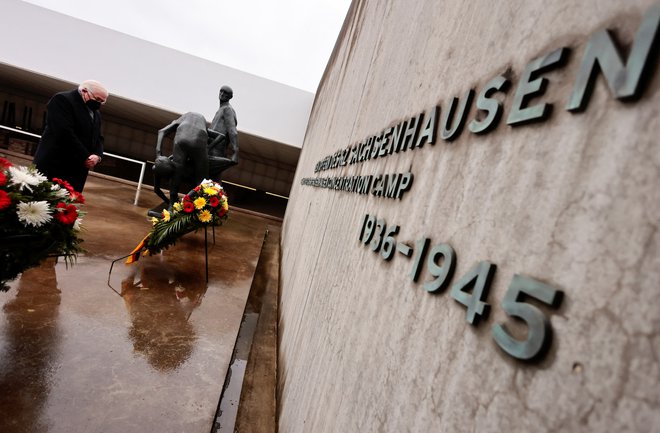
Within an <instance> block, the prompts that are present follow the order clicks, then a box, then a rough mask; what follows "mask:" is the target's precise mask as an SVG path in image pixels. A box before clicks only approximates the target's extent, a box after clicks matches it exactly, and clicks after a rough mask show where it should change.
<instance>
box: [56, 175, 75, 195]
mask: <svg viewBox="0 0 660 433" xmlns="http://www.w3.org/2000/svg"><path fill="white" fill-rule="evenodd" d="M53 182H55V183H57V184H58V185H60V186H61V187H63V188H64V189H66V190H67V191H69V193H72V192H74V189H73V187H72V186H71V184H70V183H69V182H67V181H66V180H62V179H59V178H57V177H54V178H53Z"/></svg>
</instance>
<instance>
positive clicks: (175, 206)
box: [174, 202, 183, 212]
mask: <svg viewBox="0 0 660 433" xmlns="http://www.w3.org/2000/svg"><path fill="white" fill-rule="evenodd" d="M181 209H183V205H182V204H181V203H180V202H176V203H174V210H175V211H177V212H181Z"/></svg>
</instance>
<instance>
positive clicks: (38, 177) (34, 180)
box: [9, 166, 48, 192]
mask: <svg viewBox="0 0 660 433" xmlns="http://www.w3.org/2000/svg"><path fill="white" fill-rule="evenodd" d="M9 174H10V176H11V180H10V183H11V184H12V185H18V186H19V189H27V190H29V191H30V192H32V188H30V187H31V186H37V185H39V184H40V183H41V182H45V181H47V180H48V179H47V178H46V176H44V175H43V174H41V173H39V172H38V171H36V170H30V169H29V168H28V167H16V166H13V167H9Z"/></svg>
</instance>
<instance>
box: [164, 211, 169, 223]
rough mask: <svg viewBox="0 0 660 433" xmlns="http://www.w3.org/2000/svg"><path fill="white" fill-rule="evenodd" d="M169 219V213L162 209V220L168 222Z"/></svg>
mask: <svg viewBox="0 0 660 433" xmlns="http://www.w3.org/2000/svg"><path fill="white" fill-rule="evenodd" d="M169 220H170V213H169V212H168V211H167V209H163V221H165V222H168V221H169Z"/></svg>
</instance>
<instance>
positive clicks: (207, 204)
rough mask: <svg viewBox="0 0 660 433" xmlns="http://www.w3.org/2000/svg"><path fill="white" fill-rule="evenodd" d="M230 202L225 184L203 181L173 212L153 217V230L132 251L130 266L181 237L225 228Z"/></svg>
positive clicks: (129, 260)
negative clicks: (204, 230)
mask: <svg viewBox="0 0 660 433" xmlns="http://www.w3.org/2000/svg"><path fill="white" fill-rule="evenodd" d="M228 212H229V203H228V202H227V195H226V194H225V191H224V189H223V188H222V185H220V184H219V183H217V182H214V181H212V180H208V179H204V180H203V181H202V183H200V184H199V185H197V186H196V187H195V188H193V189H192V190H191V191H190V192H189V193H188V194H186V195H185V196H183V198H182V199H181V200H180V201H178V202H177V203H174V205H173V206H172V208H171V210H167V209H164V210H163V212H162V214H161V216H160V218H156V217H152V219H151V222H152V224H153V226H152V228H151V231H150V232H149V233H147V235H146V236H145V237H144V239H142V241H141V242H140V243H139V244H138V245H137V246H136V247H135V248H134V249H133V251H131V253H130V255H129V256H128V258H127V259H126V263H127V264H131V263H134V262H136V261H138V260H139V259H140V256H147V255H154V254H158V253H160V252H161V251H163V250H165V249H167V248H169V247H170V246H172V245H174V244H175V243H176V241H177V239H179V238H180V237H181V236H183V235H185V234H186V233H190V232H194V231H197V230H198V229H200V228H204V227H208V226H219V225H222V223H223V222H225V221H226V220H227V218H228Z"/></svg>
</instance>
